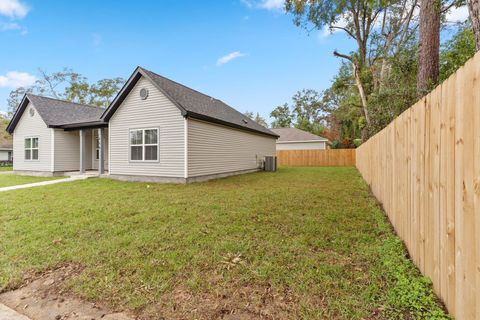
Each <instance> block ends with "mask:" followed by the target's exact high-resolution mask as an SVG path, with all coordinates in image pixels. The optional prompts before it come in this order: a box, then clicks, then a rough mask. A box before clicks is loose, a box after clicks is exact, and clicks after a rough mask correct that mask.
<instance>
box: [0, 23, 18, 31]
mask: <svg viewBox="0 0 480 320" xmlns="http://www.w3.org/2000/svg"><path fill="white" fill-rule="evenodd" d="M21 28H22V27H20V25H19V24H18V23H15V22H7V23H0V31H10V30H20V29H21Z"/></svg>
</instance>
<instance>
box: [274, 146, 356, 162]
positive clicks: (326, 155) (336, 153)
mask: <svg viewBox="0 0 480 320" xmlns="http://www.w3.org/2000/svg"><path fill="white" fill-rule="evenodd" d="M277 157H278V165H279V166H355V149H328V150H278V151H277Z"/></svg>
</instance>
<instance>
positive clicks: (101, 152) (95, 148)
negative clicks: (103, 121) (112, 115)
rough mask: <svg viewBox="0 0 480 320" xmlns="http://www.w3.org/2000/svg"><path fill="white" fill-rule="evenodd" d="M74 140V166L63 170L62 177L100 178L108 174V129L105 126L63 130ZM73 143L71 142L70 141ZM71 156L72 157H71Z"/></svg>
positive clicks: (86, 126)
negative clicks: (75, 145) (82, 176)
mask: <svg viewBox="0 0 480 320" xmlns="http://www.w3.org/2000/svg"><path fill="white" fill-rule="evenodd" d="M64 131H65V133H68V135H69V136H70V137H71V138H72V139H75V140H76V141H75V144H77V145H78V147H77V148H74V149H75V150H77V151H76V153H77V154H76V158H77V159H76V161H75V162H76V166H75V167H71V169H70V170H64V175H68V176H75V175H85V176H100V175H104V174H106V173H108V165H109V164H108V128H107V127H106V125H96V126H93V127H89V126H88V124H87V125H85V126H82V127H71V128H64ZM72 142H73V141H72ZM72 156H73V155H72Z"/></svg>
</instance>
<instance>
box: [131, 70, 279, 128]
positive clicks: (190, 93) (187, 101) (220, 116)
mask: <svg viewBox="0 0 480 320" xmlns="http://www.w3.org/2000/svg"><path fill="white" fill-rule="evenodd" d="M140 69H141V70H143V71H144V72H145V73H146V74H148V76H149V77H150V78H151V79H152V80H153V81H154V82H155V83H156V84H157V85H158V86H159V87H161V88H162V89H163V91H164V92H165V93H166V94H167V95H168V96H169V97H170V98H171V99H173V100H175V101H176V102H177V103H178V104H180V106H181V107H183V108H184V109H185V110H186V111H187V112H191V113H195V114H198V115H203V116H207V117H210V118H214V119H217V120H221V121H225V122H228V123H232V124H235V125H238V126H241V127H247V128H249V129H252V130H255V131H260V132H262V133H267V134H270V135H274V133H273V132H271V131H270V130H268V129H267V128H265V127H263V126H262V125H260V124H258V123H256V122H255V121H253V120H251V119H249V118H248V117H246V116H245V115H244V114H242V113H240V112H238V111H237V110H235V109H234V108H232V107H230V106H229V105H227V104H226V103H224V102H223V101H221V100H218V99H215V98H212V97H210V96H208V95H206V94H203V93H201V92H198V91H196V90H193V89H191V88H189V87H186V86H184V85H182V84H180V83H177V82H175V81H172V80H170V79H167V78H165V77H163V76H161V75H158V74H156V73H154V72H152V71H149V70H146V69H144V68H140ZM245 121H246V122H245Z"/></svg>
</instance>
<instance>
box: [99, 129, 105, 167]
mask: <svg viewBox="0 0 480 320" xmlns="http://www.w3.org/2000/svg"><path fill="white" fill-rule="evenodd" d="M98 142H99V148H98V152H99V155H98V173H99V174H104V173H105V152H104V148H105V137H104V134H103V128H100V129H98Z"/></svg>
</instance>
